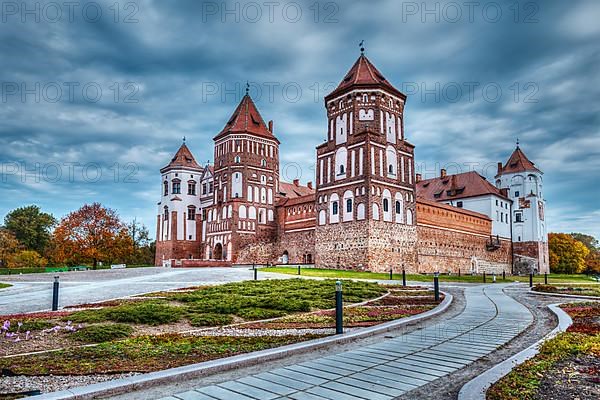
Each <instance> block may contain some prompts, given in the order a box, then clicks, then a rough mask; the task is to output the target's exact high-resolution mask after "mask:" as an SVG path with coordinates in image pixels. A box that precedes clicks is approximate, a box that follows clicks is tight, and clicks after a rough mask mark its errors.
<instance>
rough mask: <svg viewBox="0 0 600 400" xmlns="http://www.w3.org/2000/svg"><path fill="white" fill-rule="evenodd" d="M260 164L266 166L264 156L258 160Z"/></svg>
mask: <svg viewBox="0 0 600 400" xmlns="http://www.w3.org/2000/svg"><path fill="white" fill-rule="evenodd" d="M260 165H262V166H263V167H266V166H267V160H265V159H264V158H263V159H262V160H261V161H260Z"/></svg>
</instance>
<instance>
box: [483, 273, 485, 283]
mask: <svg viewBox="0 0 600 400" xmlns="http://www.w3.org/2000/svg"><path fill="white" fill-rule="evenodd" d="M483 283H485V271H483Z"/></svg>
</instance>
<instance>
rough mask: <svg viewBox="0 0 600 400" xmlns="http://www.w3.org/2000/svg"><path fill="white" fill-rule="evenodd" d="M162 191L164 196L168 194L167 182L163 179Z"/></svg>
mask: <svg viewBox="0 0 600 400" xmlns="http://www.w3.org/2000/svg"><path fill="white" fill-rule="evenodd" d="M163 188H164V189H163V193H164V195H165V196H168V195H169V182H167V181H165V183H164V184H163Z"/></svg>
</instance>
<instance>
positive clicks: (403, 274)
mask: <svg viewBox="0 0 600 400" xmlns="http://www.w3.org/2000/svg"><path fill="white" fill-rule="evenodd" d="M402 286H406V270H405V269H404V268H402Z"/></svg>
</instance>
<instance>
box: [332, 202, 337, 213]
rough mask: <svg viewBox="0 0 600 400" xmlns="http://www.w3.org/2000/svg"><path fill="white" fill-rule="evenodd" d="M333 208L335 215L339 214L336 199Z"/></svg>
mask: <svg viewBox="0 0 600 400" xmlns="http://www.w3.org/2000/svg"><path fill="white" fill-rule="evenodd" d="M331 208H332V211H331V212H332V214H333V215H338V203H337V201H334V202H333V204H332V205H331Z"/></svg>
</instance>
